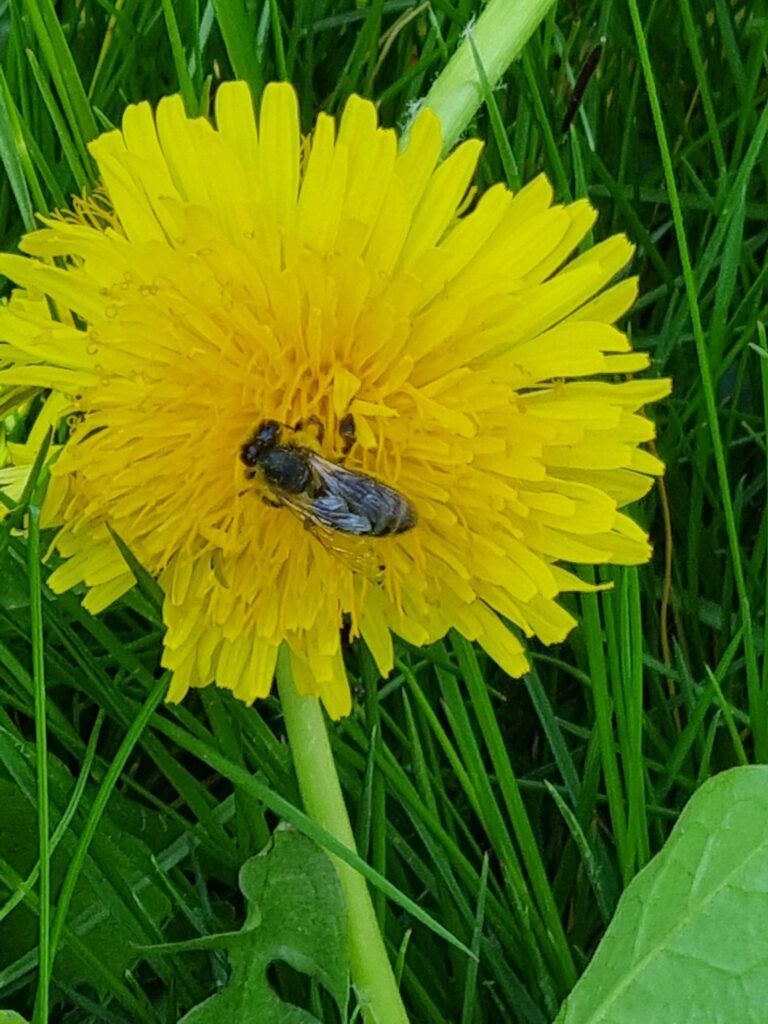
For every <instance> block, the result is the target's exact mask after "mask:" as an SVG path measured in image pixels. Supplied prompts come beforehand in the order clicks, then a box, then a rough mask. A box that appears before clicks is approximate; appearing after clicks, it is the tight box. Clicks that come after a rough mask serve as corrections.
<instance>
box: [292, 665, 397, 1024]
mask: <svg viewBox="0 0 768 1024" xmlns="http://www.w3.org/2000/svg"><path fill="white" fill-rule="evenodd" d="M277 688H278V692H279V694H280V703H281V706H282V709H283V715H284V718H285V728H286V731H287V733H288V743H289V745H290V748H291V754H292V756H293V765H294V768H295V769H296V777H297V778H298V781H299V789H300V790H301V797H302V800H303V801H304V808H305V810H306V812H307V814H308V815H309V816H310V817H311V818H312V819H313V820H314V821H315V822H316V823H317V824H318V825H321V826H322V827H323V828H324V829H325V830H326V831H327V832H330V833H331V835H333V836H335V838H336V839H338V840H339V841H340V842H341V843H343V844H344V845H345V846H347V847H349V849H350V850H353V851H354V849H355V840H354V835H353V833H352V826H351V824H350V821H349V815H348V814H347V808H346V805H345V803H344V797H343V795H342V792H341V785H340V783H339V777H338V774H337V772H336V765H335V762H334V760H333V754H332V752H331V745H330V742H329V740H328V733H327V730H326V727H325V719H324V718H323V712H322V709H321V707H320V701H319V700H318V699H317V698H316V697H302V696H301V695H300V694H299V693H298V691H297V690H296V686H295V684H294V682H293V676H292V674H291V668H290V662H289V658H288V653H287V651H286V650H285V648H283V649H282V650H281V651H280V656H279V658H278V662H277ZM332 859H333V862H334V865H335V867H336V871H337V872H338V875H339V881H340V882H341V887H342V890H343V892H344V898H345V900H346V904H347V915H348V924H347V933H348V937H349V960H350V967H351V972H352V983H353V985H354V986H355V992H356V993H357V997H358V999H359V1001H360V1005H361V1007H362V1012H363V1019H364V1020H365V1021H366V1024H408V1016H407V1014H406V1012H405V1007H404V1006H403V1003H402V1000H401V999H400V992H399V990H398V987H397V982H396V980H395V976H394V973H393V971H392V966H391V964H390V962H389V957H388V956H387V950H386V947H385V946H384V939H383V938H382V935H381V932H380V931H379V926H378V922H377V920H376V914H375V912H374V909H373V903H372V901H371V897H370V893H369V892H368V887H367V885H366V883H365V879H364V878H363V877H362V875H360V874H358V872H357V871H355V870H354V869H353V868H351V867H350V866H349V865H348V864H345V863H344V862H343V861H341V860H339V859H338V858H337V857H333V858H332Z"/></svg>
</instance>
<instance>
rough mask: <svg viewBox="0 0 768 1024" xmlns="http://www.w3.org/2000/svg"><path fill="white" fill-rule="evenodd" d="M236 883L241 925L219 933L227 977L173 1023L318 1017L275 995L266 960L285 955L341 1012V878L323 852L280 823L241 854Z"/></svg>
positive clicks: (292, 1023) (344, 976) (306, 1023)
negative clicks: (263, 846) (260, 849)
mask: <svg viewBox="0 0 768 1024" xmlns="http://www.w3.org/2000/svg"><path fill="white" fill-rule="evenodd" d="M240 888H241V890H242V892H243V894H244V896H245V897H246V900H247V901H248V914H247V919H246V923H245V925H244V926H243V929H242V931H240V932H238V933H236V934H234V935H228V936H224V937H222V946H223V947H224V948H225V949H226V950H227V951H228V953H229V959H230V963H231V966H232V975H231V977H230V980H229V984H228V985H227V987H226V989H225V990H224V991H222V992H219V993H217V994H216V995H215V996H212V997H211V998H210V999H207V1000H206V1001H205V1002H204V1003H201V1004H200V1005H199V1006H196V1007H195V1008H194V1009H193V1010H191V1011H190V1012H189V1013H188V1014H186V1016H185V1017H183V1018H182V1020H181V1021H179V1024H232V1021H237V1022H238V1024H264V1022H265V1021H269V1024H318V1022H317V1018H316V1017H314V1016H313V1015H312V1014H311V1013H308V1012H307V1011H306V1010H303V1009H301V1008H300V1007H298V1006H294V1005H291V1004H290V1003H286V1002H284V1001H283V1000H281V999H280V998H279V996H278V995H277V993H276V992H275V991H274V989H273V988H272V987H271V985H270V984H269V981H268V979H267V968H268V967H269V965H270V964H271V963H273V962H274V961H275V960H283V961H285V962H286V963H288V964H289V965H290V966H291V967H292V968H293V969H294V970H297V971H301V972H302V973H304V974H308V975H310V976H311V977H313V978H316V979H317V980H318V981H319V982H321V983H322V985H323V986H324V988H325V989H326V990H327V991H328V992H329V993H330V995H331V996H332V997H333V999H334V1000H335V1001H336V1004H337V1005H338V1007H339V1010H340V1012H341V1015H342V1020H345V1019H346V1003H347V993H348V989H349V983H348V955H347V920H346V910H345V907H344V898H343V895H342V892H341V886H340V885H339V880H338V877H337V875H336V871H335V870H334V867H333V865H332V864H331V861H330V860H329V859H328V856H327V854H326V853H325V852H324V851H323V850H321V849H320V847H319V846H317V845H316V844H315V843H313V842H312V841H311V840H309V839H307V837H306V836H303V835H302V834H301V833H299V832H295V831H293V830H292V829H278V831H277V832H275V835H274V841H273V843H272V844H271V846H270V848H269V850H268V851H267V852H266V853H264V854H260V855H259V856H257V857H252V858H251V859H250V860H248V861H246V863H245V864H244V865H243V867H242V868H241V869H240Z"/></svg>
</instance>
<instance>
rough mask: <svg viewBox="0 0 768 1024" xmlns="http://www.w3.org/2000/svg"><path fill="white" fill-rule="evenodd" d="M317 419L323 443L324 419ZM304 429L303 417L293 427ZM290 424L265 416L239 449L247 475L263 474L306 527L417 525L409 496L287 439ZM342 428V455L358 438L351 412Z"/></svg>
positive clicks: (377, 533)
mask: <svg viewBox="0 0 768 1024" xmlns="http://www.w3.org/2000/svg"><path fill="white" fill-rule="evenodd" d="M313 421H314V423H315V425H316V426H317V427H318V429H319V431H320V438H319V439H320V441H321V442H322V424H320V423H319V421H318V420H316V418H313ZM302 428H303V422H299V423H298V424H297V426H296V428H294V430H300V429H302ZM290 429H291V428H290V427H285V426H284V425H283V424H281V423H278V421H277V420H262V421H261V423H259V425H258V426H257V427H256V429H255V430H254V432H253V434H252V435H251V437H250V438H249V439H248V440H247V441H246V442H245V444H244V445H243V446H242V448H241V449H240V459H241V461H242V462H243V463H244V465H245V466H246V467H247V470H248V474H247V475H248V476H249V477H251V478H252V477H254V476H256V474H257V473H258V474H260V476H261V478H262V479H263V481H264V483H265V484H266V485H267V487H268V488H269V490H270V492H271V496H272V498H273V500H274V504H275V505H277V506H283V507H285V508H288V509H290V510H291V511H292V512H294V513H295V514H296V515H298V517H299V518H300V519H301V520H302V521H303V522H304V523H305V524H306V525H307V526H308V527H319V528H322V529H326V530H332V531H335V532H336V533H342V534H350V535H353V536H357V537H389V536H392V535H394V534H397V533H405V531H406V530H410V529H412V527H414V526H415V525H416V519H417V516H416V510H415V509H414V507H413V505H412V504H411V503H410V501H409V500H408V499H407V498H406V497H405V495H403V494H401V493H400V492H399V491H396V490H395V489H394V487H389V486H388V485H387V484H383V483H381V481H379V480H376V479H374V478H373V477H372V476H368V474H367V473H360V472H358V471H357V470H352V469H347V468H346V467H345V466H342V465H341V464H340V463H338V462H330V461H329V460H328V459H324V458H323V457H322V456H321V455H318V453H317V452H316V451H314V450H313V449H312V448H308V447H305V446H303V445H300V444H296V443H295V442H294V441H292V440H290V439H288V440H286V439H285V438H284V432H285V431H286V430H290ZM339 433H340V434H341V437H342V442H343V444H342V452H343V456H344V455H346V454H347V453H348V452H349V451H350V450H351V448H352V446H353V445H354V443H355V422H354V418H353V417H352V415H351V414H348V415H346V416H344V418H343V419H342V420H341V423H340V424H339ZM343 456H342V457H343Z"/></svg>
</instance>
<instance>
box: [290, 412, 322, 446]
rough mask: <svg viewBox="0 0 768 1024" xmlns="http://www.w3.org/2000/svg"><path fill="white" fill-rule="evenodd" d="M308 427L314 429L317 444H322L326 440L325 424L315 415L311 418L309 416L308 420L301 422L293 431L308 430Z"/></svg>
mask: <svg viewBox="0 0 768 1024" xmlns="http://www.w3.org/2000/svg"><path fill="white" fill-rule="evenodd" d="M308 426H311V427H312V428H313V430H312V433H314V435H315V440H316V441H317V443H318V444H322V443H323V441H324V440H325V424H324V423H323V421H322V420H321V419H320V417H319V416H315V414H314V413H313V414H312V415H311V416H307V418H306V419H301V420H299V421H298V423H297V424H296V426H295V427H294V428H293V429H294V430H295V431H299V430H307V428H308Z"/></svg>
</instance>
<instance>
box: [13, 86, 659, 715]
mask: <svg viewBox="0 0 768 1024" xmlns="http://www.w3.org/2000/svg"><path fill="white" fill-rule="evenodd" d="M215 114H216V117H215V120H216V127H215V128H214V127H212V125H211V124H210V123H209V122H208V121H206V120H205V119H201V118H189V117H188V116H187V115H186V114H185V112H184V109H183V105H182V101H181V99H180V98H179V97H178V96H173V97H170V98H167V99H164V100H162V101H161V102H160V103H159V105H158V107H157V111H156V114H155V115H153V112H152V110H151V109H150V107H149V106H148V105H147V104H146V103H140V104H138V105H136V106H130V107H128V109H127V110H126V112H125V115H124V117H123V121H122V128H121V130H119V131H111V132H108V133H107V134H104V135H102V136H101V137H99V138H98V139H96V140H95V141H94V142H92V143H91V146H90V150H91V154H92V156H93V158H94V160H95V162H96V164H97V166H98V170H99V175H100V181H101V185H100V188H99V190H98V191H97V192H95V193H94V194H92V195H91V196H86V197H85V198H83V199H81V200H78V201H77V203H76V204H75V208H74V210H73V211H70V212H69V213H67V214H64V215H59V216H57V217H54V218H49V219H47V220H45V221H44V227H43V228H42V229H41V230H39V231H36V232H33V233H31V234H29V235H27V236H26V237H25V238H24V239H23V240H22V243H21V248H22V251H23V252H24V253H25V254H26V255H22V256H13V255H6V256H3V257H2V258H0V272H2V273H5V274H6V275H7V276H8V277H9V278H11V279H12V280H13V281H14V282H16V284H17V285H18V288H17V289H16V291H15V292H14V294H13V296H12V298H11V300H10V302H8V304H7V305H5V306H4V307H2V308H0V339H2V341H1V342H0V367H2V369H0V384H3V385H10V386H24V387H30V386H33V387H34V386H36V387H41V388H47V389H52V391H53V393H54V394H56V395H57V396H59V399H58V401H59V406H60V409H59V411H60V412H61V413H65V414H67V415H68V416H69V419H70V424H71V431H70V435H69V438H68V440H67V441H66V443H65V444H64V445H63V446H62V448H61V450H60V451H59V453H58V456H57V459H56V461H55V462H54V464H53V467H52V481H53V483H54V486H53V487H52V488H51V490H50V492H49V496H48V498H47V500H46V504H45V507H44V509H43V515H44V523H45V524H47V525H48V526H52V527H56V529H57V532H56V534H55V541H54V546H55V549H56V552H57V553H58V556H59V559H58V564H57V567H56V568H55V570H54V571H53V573H52V575H51V577H50V580H49V583H50V586H51V587H52V588H53V589H54V590H55V591H58V592H61V591H64V590H67V589H68V588H71V587H74V586H76V585H78V584H85V587H86V588H87V593H86V597H85V600H84V603H85V605H86V607H88V608H89V609H90V610H91V611H93V612H97V611H99V610H100V609H103V608H105V607H106V606H107V605H109V604H110V603H111V602H113V601H114V600H115V599H117V598H118V597H120V595H122V594H123V593H125V592H126V591H127V590H128V589H129V588H130V587H131V586H132V585H133V583H134V580H133V576H132V574H131V571H130V569H129V567H128V565H127V564H126V562H125V561H124V560H123V558H122V556H121V554H120V551H119V550H118V548H117V546H116V545H115V542H114V540H113V538H112V534H111V533H110V530H113V531H114V532H115V533H116V534H117V535H119V536H120V537H121V538H122V540H123V541H124V542H125V543H126V544H127V545H128V546H129V547H130V549H131V550H132V551H133V552H134V553H135V554H136V556H137V558H138V559H139V561H140V562H141V563H142V564H143V565H144V566H145V567H146V568H147V570H148V571H149V572H151V573H152V574H154V575H155V576H156V577H157V579H158V580H159V583H160V585H161V588H162V591H163V594H164V605H163V617H164V621H165V625H166V627H167V628H166V635H165V641H164V653H163V664H164V665H165V666H166V667H167V668H169V669H171V670H172V671H173V681H172V684H171V687H170V692H169V698H170V699H171V700H180V699H181V698H182V697H183V696H184V694H185V693H186V692H187V690H188V688H189V687H194V686H204V685H206V684H208V683H210V682H215V683H217V684H218V685H219V686H223V687H227V688H229V689H231V690H233V691H234V693H235V694H236V695H237V696H238V697H240V698H242V699H243V700H246V701H252V700H254V699H255V698H257V697H264V696H265V695H266V694H267V693H268V692H269V690H270V687H271V684H272V678H273V673H274V669H275V662H276V658H277V653H278V649H279V648H280V646H281V645H282V644H285V645H286V647H287V650H288V651H289V654H290V659H291V664H292V669H293V674H294V678H295V680H296V684H297V687H298V689H299V691H300V692H302V693H308V694H310V693H311V694H316V695H318V696H320V697H321V698H322V700H323V701H324V703H325V705H326V707H327V709H328V711H329V712H330V713H331V715H333V716H336V717H338V716H340V715H344V714H346V713H348V711H349V709H350V696H349V687H348V682H347V678H346V673H345V669H344V663H343V659H342V648H341V640H340V627H341V626H342V623H343V622H347V623H348V624H349V626H350V628H351V631H352V634H353V635H360V636H362V638H363V639H364V641H365V642H366V644H367V645H368V647H369V648H370V650H371V652H372V654H373V656H374V658H375V659H376V663H377V665H378V667H379V669H380V671H381V672H382V673H383V674H386V673H387V672H389V671H390V669H391V667H392V663H393V648H392V636H393V634H396V635H398V636H400V637H403V638H404V639H405V640H407V641H408V642H410V643H412V644H417V645H421V644H426V643H429V642H431V641H434V640H436V639H438V638H440V637H442V636H443V635H444V634H445V633H446V631H447V630H449V629H450V628H452V627H453V628H455V629H457V630H458V631H459V632H460V633H462V634H463V635H464V636H465V637H467V638H468V639H471V640H476V641H477V642H478V643H479V644H480V645H481V646H482V647H483V648H484V649H485V650H486V651H487V652H488V654H489V655H490V656H491V657H492V658H493V659H494V660H495V661H496V662H497V663H498V664H499V665H501V666H502V667H503V668H504V669H505V670H506V671H507V672H508V673H510V674H511V675H513V676H517V675H520V674H521V673H522V672H524V671H525V669H526V658H525V655H524V652H523V648H522V645H521V642H520V640H519V638H518V633H517V632H516V631H515V630H513V629H511V628H510V626H509V623H511V624H514V626H515V627H517V630H518V631H521V632H522V633H523V634H525V635H526V636H532V635H536V636H538V637H540V638H541V640H542V641H543V642H544V643H553V642H557V641H560V640H562V639H563V638H564V637H565V636H566V634H567V633H568V631H569V630H570V629H571V627H572V626H573V625H574V621H573V619H572V617H571V616H570V615H569V614H568V613H567V612H566V611H565V610H564V609H563V608H562V607H561V606H560V605H559V604H558V603H557V597H558V594H559V593H561V592H563V591H567V590H574V589H583V585H582V584H581V583H580V581H579V580H578V578H577V577H575V576H574V575H573V574H572V573H570V572H569V571H567V570H566V569H564V568H562V567H561V566H560V564H559V563H560V562H561V561H565V562H567V563H585V562H586V563H619V564H634V563H639V562H643V561H645V560H646V559H647V558H648V557H649V547H648V542H647V539H646V537H645V535H644V533H643V531H642V530H641V529H640V528H639V527H638V526H637V525H636V524H635V523H634V522H633V521H632V520H631V519H629V518H628V517H627V516H626V515H625V514H623V513H622V512H621V511H620V509H621V508H622V506H625V505H626V504H628V503H629V502H632V501H634V500H635V499H637V498H639V497H641V496H642V495H643V494H644V493H645V492H646V491H647V490H648V489H649V487H650V486H651V483H652V479H653V477H654V476H655V475H658V474H659V473H660V472H661V469H662V467H661V465H660V463H659V462H658V461H657V459H655V458H654V457H653V456H652V455H651V454H649V453H648V452H646V451H644V450H642V449H641V448H640V447H639V445H641V444H642V443H643V442H645V441H648V440H649V439H651V438H652V436H653V427H652V424H651V423H650V422H649V420H647V419H645V418H644V417H643V415H642V413H641V408H642V406H644V405H645V404H646V403H648V402H650V401H652V400H655V399H657V398H659V397H661V396H663V395H664V394H665V393H666V392H667V391H668V384H667V383H666V382H663V381H657V380H648V381H643V380H631V381H621V380H619V381H617V380H616V376H617V375H623V374H626V373H635V372H636V371H638V370H642V369H643V368H644V367H646V366H647V364H648V359H647V357H646V356H645V355H643V354H639V353H633V352H632V351H631V350H630V345H629V343H628V341H627V338H626V336H625V335H624V334H623V333H622V332H621V330H619V329H617V328H616V327H615V326H613V325H614V324H615V322H616V320H617V319H618V318H619V317H620V316H621V315H622V314H623V313H624V312H625V311H626V310H627V308H628V307H629V306H630V304H631V302H632V300H633V297H634V295H635V283H634V282H633V281H632V280H624V281H622V282H620V283H618V284H610V282H611V281H612V279H613V278H615V276H616V275H617V273H618V271H619V270H620V269H621V268H622V267H623V266H624V265H625V264H626V263H627V261H628V260H629V258H630V256H631V253H632V248H631V246H630V244H629V243H628V241H627V240H626V239H625V238H623V237H614V238H610V239H609V240H607V241H605V242H603V243H601V244H599V245H596V246H594V247H593V248H591V249H588V250H587V251H585V252H583V253H581V254H580V255H578V256H576V257H575V258H571V256H572V254H573V252H574V250H575V249H576V247H577V246H578V245H579V243H580V242H581V241H582V240H583V239H584V236H585V235H586V234H587V232H588V231H589V230H590V228H591V227H592V224H593V222H594V219H595V213H594V211H593V210H592V209H591V207H590V206H589V204H588V203H586V202H584V201H581V202H576V203H573V204H571V205H568V206H562V205H555V204H553V201H552V190H551V188H550V186H549V184H548V183H547V181H546V180H545V179H544V178H543V177H541V178H538V179H536V180H535V181H533V182H532V183H531V184H529V185H528V186H527V187H525V188H523V189H522V190H521V191H520V192H518V193H517V194H512V193H511V192H510V191H509V190H508V189H507V188H505V187H503V186H502V185H496V186H494V187H492V188H490V189H488V190H487V191H486V192H485V193H484V194H483V195H482V196H480V197H479V198H478V199H477V200H476V202H475V201H474V198H475V197H474V196H473V195H472V192H471V182H472V178H473V174H474V171H475V167H476V163H477V160H478V156H479V153H480V150H481V145H480V143H479V142H477V141H468V142H465V143H463V144H462V145H460V146H459V147H458V148H457V149H456V150H455V151H454V152H453V153H452V154H451V155H450V156H449V157H448V158H447V159H446V160H444V161H443V162H440V161H439V156H440V150H441V135H440V127H439V122H438V121H437V118H436V117H435V115H434V114H432V113H431V112H430V111H429V110H424V111H423V112H422V113H421V115H420V116H419V117H418V118H417V120H416V122H415V124H414V126H413V128H412V131H411V136H410V141H409V143H408V146H407V147H406V148H405V149H404V150H403V151H402V152H398V143H397V137H396V135H395V133H394V132H393V131H391V130H386V129H382V128H380V127H378V125H377V120H376V113H375V108H374V106H373V104H372V103H370V102H368V101H366V100H363V99H360V98H358V97H354V96H353V97H352V98H351V99H350V100H349V102H348V103H347V105H346V107H345V109H344V112H343V114H342V116H341V118H340V120H339V123H338V125H336V124H335V122H334V119H333V118H331V117H329V116H327V115H324V114H320V115H319V117H318V119H317V122H316V124H315V127H314V130H313V132H312V134H311V136H310V137H309V138H308V139H303V138H302V136H301V133H300V127H299V117H298V107H297V101H296V96H295V94H294V92H293V90H292V89H291V88H290V86H288V85H285V84H275V85H270V86H268V87H267V88H266V89H265V91H264V94H263V99H262V102H261V107H260V113H259V117H258V122H257V119H256V117H255V115H254V111H253V105H252V100H251V96H250V94H249V91H248V89H247V87H246V86H245V85H244V84H243V83H231V84H226V85H222V86H221V87H220V88H219V90H218V93H217V95H216V110H215ZM596 375H597V376H598V378H599V379H594V378H595V376H596ZM350 414H351V416H352V417H353V418H354V424H355V426H356V440H355V443H354V445H353V447H352V448H351V450H350V451H349V453H348V454H347V455H346V461H345V463H344V464H345V466H346V467H348V468H349V469H350V470H352V471H353V472H363V473H366V474H368V475H369V476H371V477H373V478H374V479H375V480H377V481H379V482H381V483H384V484H386V485H388V486H390V487H392V488H395V489H396V490H397V492H398V493H399V494H400V495H402V496H403V497H405V498H406V499H407V501H408V502H410V504H411V505H412V507H413V509H414V510H415V511H416V513H417V516H418V522H417V523H416V525H415V526H414V527H413V528H412V529H409V530H406V531H405V532H402V533H400V534H397V535H393V536H386V537H377V538H374V539H365V538H355V537H348V538H345V544H344V551H343V552H342V553H341V554H340V553H339V552H338V551H336V550H334V546H333V545H332V544H330V545H329V544H327V543H323V542H322V539H323V538H321V537H319V536H318V534H317V532H316V531H314V530H311V529H310V530H308V529H306V528H305V524H304V523H303V522H302V521H301V518H300V517H299V516H297V515H294V514H293V512H292V511H291V510H290V509H288V508H286V507H282V506H281V505H280V503H279V502H278V503H277V504H276V503H275V501H274V494H271V493H270V488H269V487H267V486H265V484H264V481H263V480H260V479H258V478H257V479H249V474H248V471H247V467H246V466H244V464H243V460H242V458H241V449H242V446H243V445H244V443H246V441H247V439H248V438H249V436H251V435H252V434H253V431H254V429H255V428H256V427H257V426H258V424H259V423H261V422H263V421H264V420H266V419H271V420H275V421H277V422H278V423H279V424H285V425H286V430H289V429H290V430H293V428H294V427H295V425H296V424H298V423H299V422H300V421H303V422H304V423H305V424H306V423H308V422H312V423H314V424H317V425H319V427H318V429H317V430H316V431H315V432H314V434H312V435H311V436H310V434H309V432H306V436H303V440H302V445H303V446H304V447H305V448H308V449H309V450H314V451H315V452H316V453H317V455H319V456H322V457H323V458H325V459H326V460H328V461H329V462H332V463H340V462H341V460H342V458H344V453H345V451H346V448H347V447H348V442H347V441H346V439H345V438H343V437H342V432H341V430H340V427H341V425H342V423H343V422H345V417H347V418H348V417H349V416H350ZM346 422H348V420H347V421H346ZM320 427H321V428H322V429H319V428H320ZM358 548H359V551H358V550H357V549H358ZM371 551H373V555H372V556H371ZM356 554H360V556H361V560H360V561H359V562H357V561H356V559H355V555H356ZM370 557H373V559H374V561H375V567H376V572H375V573H373V574H372V573H370V572H367V571H365V569H362V570H361V569H360V567H359V566H360V565H363V566H365V565H366V564H368V562H369V559H370Z"/></svg>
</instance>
